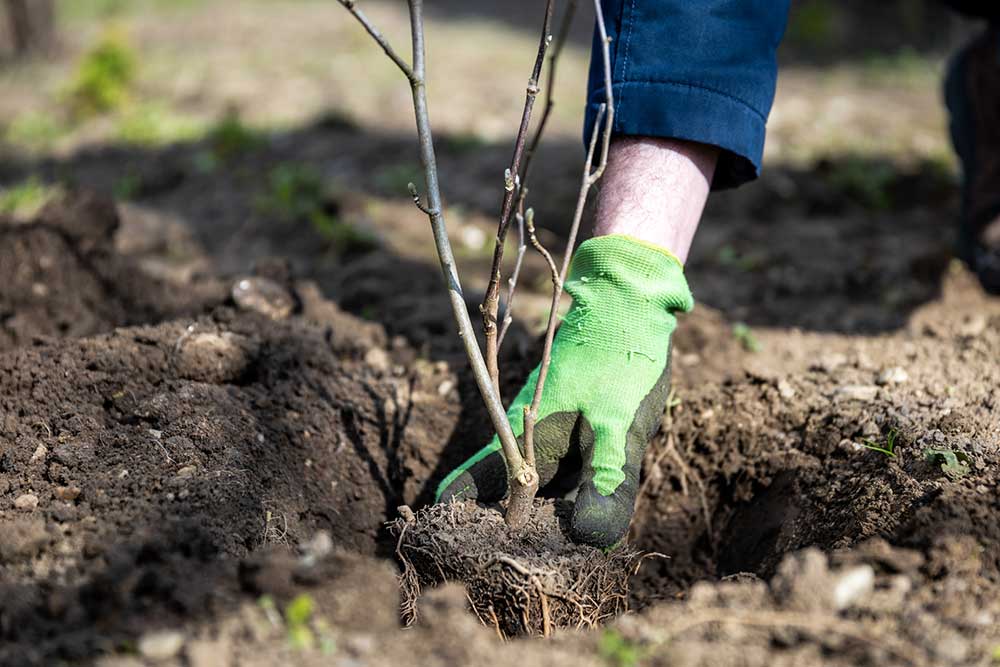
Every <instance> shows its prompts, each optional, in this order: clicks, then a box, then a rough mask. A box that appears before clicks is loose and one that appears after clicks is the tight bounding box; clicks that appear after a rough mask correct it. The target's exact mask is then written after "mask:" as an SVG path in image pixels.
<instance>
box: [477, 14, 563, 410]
mask: <svg viewBox="0 0 1000 667" xmlns="http://www.w3.org/2000/svg"><path fill="white" fill-rule="evenodd" d="M554 6H555V0H547V1H546V3H545V18H544V20H543V22H542V35H541V38H540V39H539V41H538V53H537V55H536V56H535V65H534V67H533V68H532V70H531V78H529V79H528V87H527V90H526V93H525V99H524V110H523V111H522V113H521V126H520V127H519V128H518V131H517V137H516V138H515V139H514V155H513V156H512V157H511V161H510V168H509V173H510V174H519V173H520V170H521V155H522V154H523V153H524V145H525V141H526V139H527V136H528V126H529V125H530V123H531V110H532V109H533V108H534V106H535V98H536V97H537V96H538V79H539V77H540V76H541V72H542V65H543V64H544V62H545V52H546V50H547V49H548V46H549V42H550V41H551V40H552V37H551V36H550V35H549V28H550V26H551V24H552V12H553V8H554ZM509 182H510V180H509V177H508V179H507V183H509ZM505 185H506V183H505ZM515 189H516V188H511V187H505V188H504V197H503V204H502V206H501V209H500V221H499V222H498V224H497V235H496V243H495V245H494V246H493V265H492V267H491V268H490V281H489V284H488V285H487V286H486V295H485V296H484V297H483V303H482V305H480V306H479V310H480V312H481V313H482V316H483V331H484V332H485V334H486V366H487V368H488V369H489V372H490V378H492V380H493V384H494V386H495V387H496V389H497V391H498V392H499V387H500V371H499V367H498V361H497V354H498V352H499V345H498V343H497V311H498V310H499V309H500V273H501V264H502V263H503V251H504V243H505V242H506V240H507V229H508V228H509V227H510V217H511V213H512V211H513V208H514V193H515Z"/></svg>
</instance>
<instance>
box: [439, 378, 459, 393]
mask: <svg viewBox="0 0 1000 667" xmlns="http://www.w3.org/2000/svg"><path fill="white" fill-rule="evenodd" d="M454 388H455V383H454V382H453V381H452V380H445V381H444V382H442V383H441V384H439V385H438V390H437V391H438V396H447V395H448V394H450V393H451V390H452V389H454Z"/></svg>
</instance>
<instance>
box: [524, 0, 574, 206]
mask: <svg viewBox="0 0 1000 667" xmlns="http://www.w3.org/2000/svg"><path fill="white" fill-rule="evenodd" d="M575 13H576V0H569V2H568V3H567V5H566V11H565V12H564V13H563V17H562V21H561V22H560V24H559V34H558V36H557V37H556V38H555V40H554V41H553V45H552V51H551V52H550V53H549V73H548V76H547V77H546V82H545V109H544V110H543V111H542V117H541V119H540V120H539V121H538V127H537V128H535V135H534V136H533V137H532V138H531V143H529V144H528V147H527V148H526V149H525V152H524V167H523V168H522V169H521V192H519V193H518V197H519V199H520V200H521V201H523V200H524V198H525V197H526V196H527V194H528V188H527V185H528V176H530V175H531V165H532V161H533V158H534V157H535V153H536V152H537V150H538V144H539V143H541V141H542V135H543V134H544V133H545V127H546V126H547V125H548V122H549V116H551V115H552V108H553V107H554V106H555V105H556V102H555V99H554V93H555V82H556V65H557V64H558V63H559V56H560V55H561V54H562V50H563V47H564V46H565V45H566V41H567V39H568V38H569V28H570V26H571V25H572V23H573V15H574V14H575Z"/></svg>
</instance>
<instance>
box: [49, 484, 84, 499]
mask: <svg viewBox="0 0 1000 667" xmlns="http://www.w3.org/2000/svg"><path fill="white" fill-rule="evenodd" d="M80 493H81V491H80V487H79V486H57V487H56V490H55V494H56V498H58V499H59V500H65V501H67V502H72V501H74V500H76V499H77V498H79V497H80Z"/></svg>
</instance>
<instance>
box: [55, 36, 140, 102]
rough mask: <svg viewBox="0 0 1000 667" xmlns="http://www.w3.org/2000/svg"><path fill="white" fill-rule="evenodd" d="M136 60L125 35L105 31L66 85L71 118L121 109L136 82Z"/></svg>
mask: <svg viewBox="0 0 1000 667" xmlns="http://www.w3.org/2000/svg"><path fill="white" fill-rule="evenodd" d="M137 61H138V57H137V55H136V52H135V51H134V50H133V48H132V46H131V45H130V44H129V43H128V40H127V38H126V37H125V34H124V33H123V32H122V31H121V30H118V29H114V28H111V29H108V30H107V31H106V32H105V33H104V36H103V37H102V38H101V40H100V41H99V42H98V43H97V44H96V45H95V46H94V47H93V48H92V49H91V50H90V51H88V52H87V54H86V55H84V57H83V60H82V61H81V62H80V65H79V66H78V67H77V70H76V74H74V76H73V80H72V82H71V83H70V85H69V89H68V91H67V101H68V103H69V107H70V112H71V113H72V115H73V116H74V117H76V118H86V117H90V116H96V115H99V114H102V113H107V112H109V111H115V110H117V109H120V108H122V107H123V106H124V105H125V103H126V102H127V101H128V98H129V92H130V89H131V87H132V84H133V83H134V81H135V73H136V66H137Z"/></svg>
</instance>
